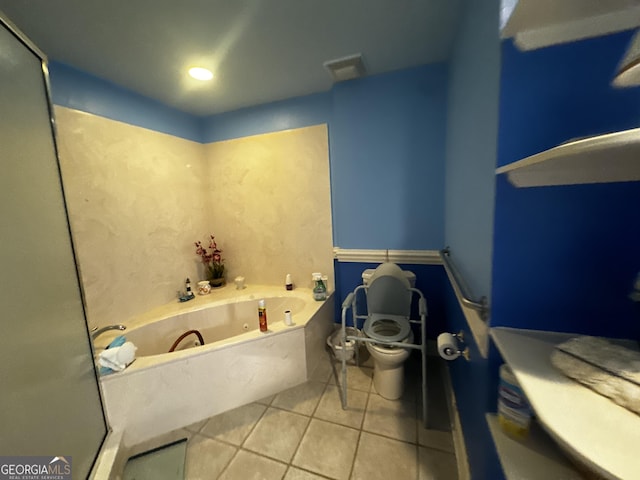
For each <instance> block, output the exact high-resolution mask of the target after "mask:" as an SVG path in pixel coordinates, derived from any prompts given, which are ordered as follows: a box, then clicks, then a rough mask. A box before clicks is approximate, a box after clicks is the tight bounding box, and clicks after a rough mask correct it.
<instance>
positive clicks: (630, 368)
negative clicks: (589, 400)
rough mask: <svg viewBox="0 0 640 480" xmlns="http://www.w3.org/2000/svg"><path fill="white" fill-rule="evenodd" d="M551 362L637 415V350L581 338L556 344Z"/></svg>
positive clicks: (639, 358)
mask: <svg viewBox="0 0 640 480" xmlns="http://www.w3.org/2000/svg"><path fill="white" fill-rule="evenodd" d="M551 363H552V364H553V365H554V366H555V367H556V368H558V369H559V370H560V371H561V372H562V373H564V374H565V375H566V376H568V377H570V378H573V379H574V380H577V381H578V382H580V383H582V384H583V385H586V386H587V387H589V388H591V389H592V390H594V391H596V392H598V393H599V394H600V395H604V396H605V397H608V398H610V399H611V400H613V401H614V402H615V403H617V404H618V405H620V406H622V407H624V408H626V409H628V410H631V411H632V412H634V413H637V414H639V415H640V351H637V350H631V349H629V348H625V347H623V346H620V345H615V344H613V343H610V342H608V341H607V340H605V339H603V338H598V337H587V336H584V337H577V338H572V339H571V340H568V341H566V342H564V343H561V344H559V345H557V346H556V348H555V350H554V351H553V353H552V354H551Z"/></svg>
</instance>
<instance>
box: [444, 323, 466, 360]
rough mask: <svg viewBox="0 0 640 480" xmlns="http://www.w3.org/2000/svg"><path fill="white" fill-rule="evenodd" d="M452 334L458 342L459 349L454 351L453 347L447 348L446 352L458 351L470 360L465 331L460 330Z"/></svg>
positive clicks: (449, 353)
mask: <svg viewBox="0 0 640 480" xmlns="http://www.w3.org/2000/svg"><path fill="white" fill-rule="evenodd" d="M451 336H452V337H453V338H455V339H456V343H457V344H458V350H456V351H454V350H453V349H450V348H447V349H446V350H445V353H446V354H447V355H451V354H455V353H458V354H460V355H462V356H463V357H464V359H465V360H466V361H467V362H468V361H469V357H470V356H469V347H468V346H467V344H466V343H465V341H464V332H463V331H462V330H460V331H459V332H458V333H452V334H451Z"/></svg>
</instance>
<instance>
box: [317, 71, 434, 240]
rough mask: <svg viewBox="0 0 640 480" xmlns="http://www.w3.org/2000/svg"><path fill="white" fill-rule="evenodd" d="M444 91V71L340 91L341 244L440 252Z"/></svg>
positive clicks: (335, 168) (337, 228)
mask: <svg viewBox="0 0 640 480" xmlns="http://www.w3.org/2000/svg"><path fill="white" fill-rule="evenodd" d="M446 87H447V71H446V66H445V65H444V64H437V65H431V66H424V67H418V68H413V69H410V70H404V71H399V72H394V73H389V74H385V75H378V76H375V77H370V78H365V79H362V80H359V81H352V82H346V83H341V84H338V85H336V86H335V87H334V89H333V91H332V93H333V109H332V117H331V121H330V124H329V137H330V152H331V188H332V192H331V194H332V200H333V228H334V232H333V233H334V244H335V245H337V246H339V247H341V248H365V249H368V248H371V249H387V248H388V249H411V250H418V249H440V248H442V244H443V241H444V208H443V203H444V154H445V133H446V124H445V123H446Z"/></svg>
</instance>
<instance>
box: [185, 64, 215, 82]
mask: <svg viewBox="0 0 640 480" xmlns="http://www.w3.org/2000/svg"><path fill="white" fill-rule="evenodd" d="M189 75H191V76H192V77H193V78H195V79H196V80H203V81H205V80H211V79H212V78H213V73H211V70H207V69H206V68H202V67H192V68H190V69H189Z"/></svg>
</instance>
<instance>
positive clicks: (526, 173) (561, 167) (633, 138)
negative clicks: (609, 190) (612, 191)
mask: <svg viewBox="0 0 640 480" xmlns="http://www.w3.org/2000/svg"><path fill="white" fill-rule="evenodd" d="M502 173H506V174H507V175H508V177H509V181H510V182H511V183H512V184H513V185H514V186H516V187H539V186H546V185H576V184H583V183H609V182H629V181H640V128H634V129H632V130H624V131H622V132H615V133H607V134H604V135H598V136H595V137H588V138H583V139H579V140H573V141H570V142H567V143H563V144H562V145H559V146H557V147H554V148H551V149H549V150H545V151H544V152H541V153H537V154H535V155H532V156H530V157H527V158H524V159H522V160H519V161H517V162H514V163H511V164H509V165H505V166H503V167H500V168H498V169H497V170H496V174H502Z"/></svg>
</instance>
